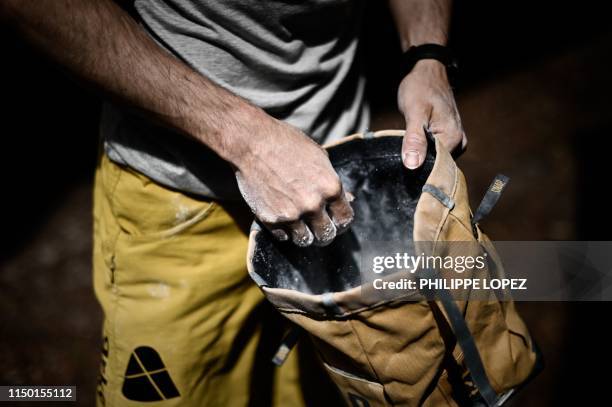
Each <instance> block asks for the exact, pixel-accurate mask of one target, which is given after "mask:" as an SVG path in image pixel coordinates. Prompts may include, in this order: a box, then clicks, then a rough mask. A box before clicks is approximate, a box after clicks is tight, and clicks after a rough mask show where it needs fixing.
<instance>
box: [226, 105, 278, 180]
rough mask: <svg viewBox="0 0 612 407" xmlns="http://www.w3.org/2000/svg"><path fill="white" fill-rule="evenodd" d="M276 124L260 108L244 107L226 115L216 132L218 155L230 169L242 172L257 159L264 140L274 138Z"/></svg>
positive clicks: (276, 122) (274, 120)
mask: <svg viewBox="0 0 612 407" xmlns="http://www.w3.org/2000/svg"><path fill="white" fill-rule="evenodd" d="M278 126H279V123H278V121H277V120H276V119H274V118H273V117H272V116H270V115H268V114H267V113H266V112H264V111H263V110H262V109H261V108H259V107H257V106H254V105H251V104H249V103H245V104H244V105H243V106H239V107H237V108H236V109H234V110H233V111H232V112H228V115H227V117H226V118H225V120H223V123H222V124H221V126H220V128H219V130H218V137H219V140H220V145H221V146H222V147H221V151H220V152H219V155H220V156H221V158H223V159H224V160H225V161H227V162H229V163H230V164H231V165H232V166H233V167H234V168H238V169H240V168H243V167H244V166H245V165H246V163H247V162H249V161H250V160H251V159H252V158H253V157H254V156H256V155H258V153H259V150H260V149H261V148H260V146H261V143H262V142H263V143H265V142H266V141H265V140H264V139H265V138H266V137H268V136H270V135H272V134H276V133H277V132H278V130H277V128H278Z"/></svg>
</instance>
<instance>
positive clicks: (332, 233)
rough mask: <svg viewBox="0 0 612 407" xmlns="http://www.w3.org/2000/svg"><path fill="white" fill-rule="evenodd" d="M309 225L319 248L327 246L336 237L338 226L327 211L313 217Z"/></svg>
mask: <svg viewBox="0 0 612 407" xmlns="http://www.w3.org/2000/svg"><path fill="white" fill-rule="evenodd" d="M307 224H308V226H309V227H310V230H312V233H313V234H314V237H315V240H314V244H315V245H317V246H327V245H328V244H330V243H331V242H332V241H333V240H334V238H335V237H336V225H334V222H332V220H331V219H330V217H329V215H328V214H327V212H326V211H325V210H322V211H320V212H318V213H317V214H315V215H313V216H311V217H310V218H309V219H308V221H307Z"/></svg>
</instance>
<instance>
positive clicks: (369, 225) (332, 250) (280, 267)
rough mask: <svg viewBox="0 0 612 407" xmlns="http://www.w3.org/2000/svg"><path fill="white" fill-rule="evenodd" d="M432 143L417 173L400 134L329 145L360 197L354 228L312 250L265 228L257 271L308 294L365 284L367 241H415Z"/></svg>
mask: <svg viewBox="0 0 612 407" xmlns="http://www.w3.org/2000/svg"><path fill="white" fill-rule="evenodd" d="M433 145H434V143H433V142H431V141H430V142H429V151H428V154H427V157H426V160H425V163H424V164H423V166H421V167H420V168H419V169H417V170H414V171H413V170H408V169H406V168H405V167H404V165H403V163H402V160H401V148H402V137H399V136H383V137H378V138H365V139H355V140H352V141H348V142H345V143H342V144H339V145H336V146H334V147H331V148H329V149H328V152H329V157H330V160H331V163H332V165H333V166H334V168H335V169H336V171H337V172H338V175H339V176H340V179H341V180H342V183H343V185H344V188H345V190H346V191H349V192H350V193H352V194H353V195H354V196H355V200H354V201H353V202H352V207H353V210H354V211H355V219H354V221H353V223H352V225H351V227H350V228H349V230H348V231H346V232H345V233H343V234H342V235H340V236H338V237H336V239H335V240H334V241H333V242H332V243H331V244H330V245H328V246H325V247H317V246H311V247H307V248H299V247H297V246H295V245H294V244H293V243H291V242H279V241H277V240H276V239H274V238H273V237H272V235H271V234H270V233H269V232H267V231H266V230H265V229H264V230H263V231H262V232H261V233H258V234H257V240H256V246H255V247H256V249H255V253H254V254H253V259H252V265H253V271H254V272H255V273H256V274H258V275H259V277H261V279H263V280H264V281H265V285H266V286H269V287H274V288H287V289H292V290H297V291H301V292H305V293H309V294H323V293H328V292H338V291H345V290H348V289H350V288H353V287H357V286H359V285H361V278H360V272H359V266H358V265H359V262H360V250H361V248H362V246H363V244H364V242H365V241H378V242H388V241H395V242H401V243H402V246H403V247H406V248H408V247H410V246H411V245H412V244H411V242H412V231H413V218H414V211H415V208H416V204H417V202H418V200H419V197H420V195H421V189H422V187H423V185H424V183H425V182H426V180H427V177H428V175H429V173H430V172H431V170H432V168H433V164H434V161H435V151H434V148H433ZM256 227H259V226H256ZM262 229H263V228H262ZM404 243H405V244H404Z"/></svg>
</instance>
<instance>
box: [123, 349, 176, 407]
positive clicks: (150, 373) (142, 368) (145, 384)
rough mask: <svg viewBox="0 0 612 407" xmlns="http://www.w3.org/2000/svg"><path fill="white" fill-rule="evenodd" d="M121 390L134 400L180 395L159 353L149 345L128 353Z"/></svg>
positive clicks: (162, 398) (160, 398) (169, 397)
mask: <svg viewBox="0 0 612 407" xmlns="http://www.w3.org/2000/svg"><path fill="white" fill-rule="evenodd" d="M121 391H122V393H123V395H124V396H125V397H126V398H127V399H129V400H134V401H160V400H167V399H171V398H174V397H179V396H180V394H179V391H178V389H177V388H176V386H175V385H174V382H173V381H172V379H171V378H170V374H169V373H168V370H167V369H166V366H165V365H164V362H162V359H161V357H160V356H159V353H157V351H156V350H155V349H153V348H151V347H149V346H140V347H138V348H136V349H134V351H133V352H132V354H131V355H130V360H129V362H128V365H127V369H126V370H125V378H124V380H123V388H122V389H121Z"/></svg>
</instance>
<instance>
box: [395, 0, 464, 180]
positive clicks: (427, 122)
mask: <svg viewBox="0 0 612 407" xmlns="http://www.w3.org/2000/svg"><path fill="white" fill-rule="evenodd" d="M451 3H452V0H389V6H390V8H391V13H392V15H393V18H394V19H395V24H396V26H397V31H398V34H399V39H400V45H401V47H402V51H404V52H406V50H408V48H410V47H411V46H417V45H422V44H440V45H445V44H446V42H447V39H448V27H449V23H450V17H451V5H452V4H451ZM397 102H398V107H399V110H400V111H401V112H402V113H403V114H404V118H405V119H406V136H405V138H404V144H403V147H402V159H403V160H404V165H405V166H406V167H408V168H410V169H415V168H418V167H420V166H421V165H422V164H423V162H424V161H425V153H426V151H427V139H426V137H425V131H424V128H427V129H428V130H429V131H431V132H432V133H433V135H434V136H435V137H436V138H437V139H439V140H440V141H441V142H442V144H443V145H444V146H445V147H446V148H447V149H448V150H449V151H453V150H455V149H459V148H461V149H463V148H465V146H466V145H467V139H466V137H465V133H464V132H463V127H462V126H461V120H460V118H459V113H458V112H457V106H456V105H455V98H454V97H453V91H452V89H451V87H450V85H449V84H448V78H447V76H446V68H445V67H444V65H442V64H441V63H440V62H438V61H436V60H430V59H423V60H420V61H419V62H417V63H416V65H415V66H414V68H413V69H412V71H411V72H410V73H409V74H408V75H406V77H405V78H404V80H402V83H401V84H400V87H399V90H398V92H397Z"/></svg>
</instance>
